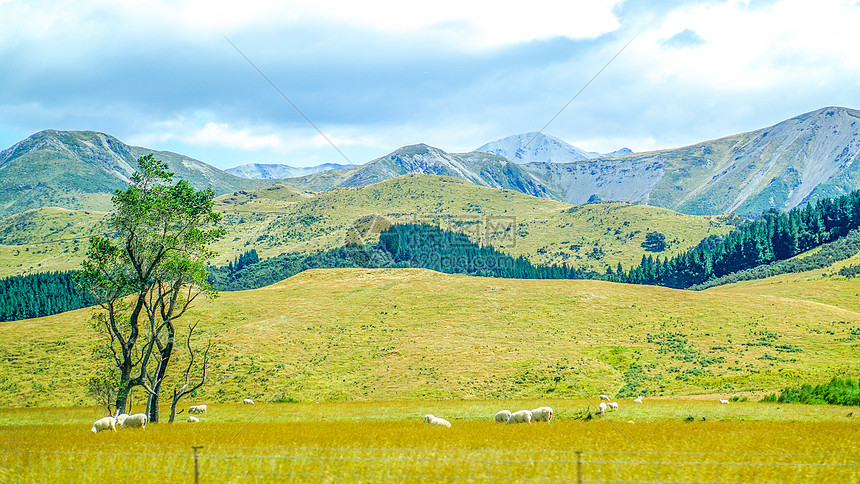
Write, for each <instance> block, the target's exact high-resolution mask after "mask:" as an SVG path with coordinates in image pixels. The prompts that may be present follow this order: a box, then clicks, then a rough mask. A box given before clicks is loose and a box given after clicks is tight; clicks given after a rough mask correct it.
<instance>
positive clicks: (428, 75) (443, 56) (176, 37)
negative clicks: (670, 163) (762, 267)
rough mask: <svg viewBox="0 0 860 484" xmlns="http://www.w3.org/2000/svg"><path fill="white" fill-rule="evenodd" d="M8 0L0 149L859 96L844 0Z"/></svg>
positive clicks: (285, 149)
mask: <svg viewBox="0 0 860 484" xmlns="http://www.w3.org/2000/svg"><path fill="white" fill-rule="evenodd" d="M503 4H504V2H470V1H465V2H464V1H462V0H460V1H456V2H455V1H451V0H435V1H434V2H419V3H413V2H403V1H402V0H401V1H387V0H381V1H377V0H364V1H361V2H355V1H352V0H348V1H340V0H333V1H327V2H319V1H317V2H293V1H268V0H244V1H242V2H235V1H229V2H228V1H221V0H205V1H204V0H179V1H172V0H171V1H150V2H140V1H124V0H119V1H117V0H74V1H71V0H55V1H40V0H27V1H23V0H0V66H2V73H0V150H2V149H5V148H7V147H10V146H12V145H13V144H15V143H17V142H18V141H21V140H23V139H25V138H26V137H28V136H30V135H32V134H34V133H36V132H38V131H41V130H44V129H59V130H91V131H100V132H103V133H107V134H110V135H112V136H115V137H117V138H118V139H120V140H121V141H123V142H125V143H128V144H131V145H136V146H144V147H147V148H152V149H156V150H168V151H174V152H177V153H181V154H184V155H187V156H191V157H193V158H197V159H199V160H201V161H204V162H206V163H209V164H211V165H214V166H216V167H218V168H221V169H226V168H229V167H233V166H237V165H241V164H245V163H284V164H289V165H293V166H312V165H317V164H320V163H341V164H356V165H358V164H362V163H365V162H367V161H370V160H372V159H374V158H377V157H380V156H384V155H386V154H388V153H390V152H392V151H394V150H396V149H397V148H400V147H402V146H405V145H410V144H416V143H426V144H429V145H431V146H435V147H437V148H441V149H443V150H445V151H448V152H468V151H472V150H474V149H475V148H478V147H479V146H481V145H483V144H485V143H487V142H490V141H495V140H498V139H501V138H504V137H506V136H510V135H515V134H520V133H527V132H535V131H542V132H543V133H545V134H549V135H552V136H555V137H558V138H560V139H563V140H565V141H567V142H569V143H571V144H573V145H574V146H577V147H578V148H581V149H584V150H587V151H598V152H610V151H614V150H617V149H619V148H622V147H627V148H630V149H632V150H634V151H637V152H638V151H649V150H655V149H665V148H674V147H678V146H685V145H689V144H693V143H696V142H699V141H705V140H709V139H715V138H719V137H722V136H728V135H732V134H736V133H740V132H744V131H750V130H754V129H758V128H763V127H766V126H770V125H772V124H775V123H778V122H780V121H783V120H785V119H788V118H791V117H793V116H797V115H799V114H802V113H805V112H809V111H813V110H816V109H819V108H822V107H826V106H843V107H849V108H860V54H858V50H857V49H858V46H860V29H858V28H857V25H860V4H858V3H857V2H856V1H837V0H817V1H816V2H809V1H808V0H772V1H757V0H748V1H737V0H727V1H683V0H664V1H646V0H575V1H571V0H566V1H546V0H530V1H529V2H520V3H517V4H516V6H515V7H511V8H509V7H503V6H502V5H503Z"/></svg>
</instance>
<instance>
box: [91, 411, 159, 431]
mask: <svg viewBox="0 0 860 484" xmlns="http://www.w3.org/2000/svg"><path fill="white" fill-rule="evenodd" d="M148 421H149V419H148V418H147V416H146V414H145V413H136V414H134V415H129V414H127V413H121V414H119V415H117V416H116V417H102V418H100V419H98V420H96V421H95V423H94V424H93V428H91V429H90V432H92V433H94V434H97V433H99V432H101V431H102V430H113V431H114V432H116V426H117V424H119V426H120V428H125V427H140V428H142V429H144V430H146V422H148Z"/></svg>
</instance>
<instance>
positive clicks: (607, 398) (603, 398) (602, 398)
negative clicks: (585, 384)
mask: <svg viewBox="0 0 860 484" xmlns="http://www.w3.org/2000/svg"><path fill="white" fill-rule="evenodd" d="M600 399H601V400H606V401H607V402H608V401H609V395H604V394H602V393H601V394H600Z"/></svg>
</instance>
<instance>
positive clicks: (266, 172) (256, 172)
mask: <svg viewBox="0 0 860 484" xmlns="http://www.w3.org/2000/svg"><path fill="white" fill-rule="evenodd" d="M349 166H350V165H341V164H339V163H323V164H322V165H317V166H308V167H297V166H290V165H282V164H278V163H248V164H246V165H239V166H234V167H233V168H227V169H226V170H224V171H226V172H227V173H229V174H231V175H236V176H238V177H242V178H252V179H262V180H276V179H280V178H295V177H299V176H305V175H313V174H314V173H319V172H322V171H327V170H337V169H341V168H349Z"/></svg>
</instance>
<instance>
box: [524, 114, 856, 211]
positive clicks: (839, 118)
mask: <svg viewBox="0 0 860 484" xmlns="http://www.w3.org/2000/svg"><path fill="white" fill-rule="evenodd" d="M858 121H860V111H856V110H853V109H846V108H838V107H829V108H823V109H819V110H817V111H813V112H810V113H806V114H803V115H800V116H797V117H794V118H791V119H789V120H786V121H783V122H781V123H778V124H776V125H773V126H770V127H767V128H762V129H759V130H756V131H751V132H747V133H741V134H737V135H734V136H728V137H725V138H720V139H716V140H712V141H706V142H703V143H698V144H695V145H692V146H686V147H682V148H676V149H670V150H662V151H655V152H648V153H636V154H631V155H627V156H623V157H619V158H608V159H606V158H599V159H594V160H586V161H580V162H575V163H564V164H559V163H531V164H528V165H524V166H523V168H525V169H526V170H527V171H528V172H529V173H530V174H531V175H532V176H534V178H535V179H536V180H538V181H539V182H540V183H541V184H543V185H545V186H547V187H548V190H547V191H548V192H549V193H552V194H553V195H555V196H556V197H557V198H558V199H560V200H564V201H566V202H568V203H572V204H580V203H585V202H587V201H588V200H595V199H599V200H617V201H625V202H629V203H644V204H648V205H653V206H658V207H665V208H670V209H672V210H676V211H679V212H682V213H689V214H716V213H736V214H739V215H745V216H748V215H756V214H759V213H761V212H764V211H766V210H768V209H771V208H776V209H779V210H789V209H792V208H794V207H796V206H798V205H803V204H805V203H807V202H809V201H814V200H817V199H819V198H823V197H833V196H836V195H842V194H845V193H849V192H851V191H853V190H856V189H858V188H860V164H858V163H856V161H857V158H858V156H860V123H858Z"/></svg>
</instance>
